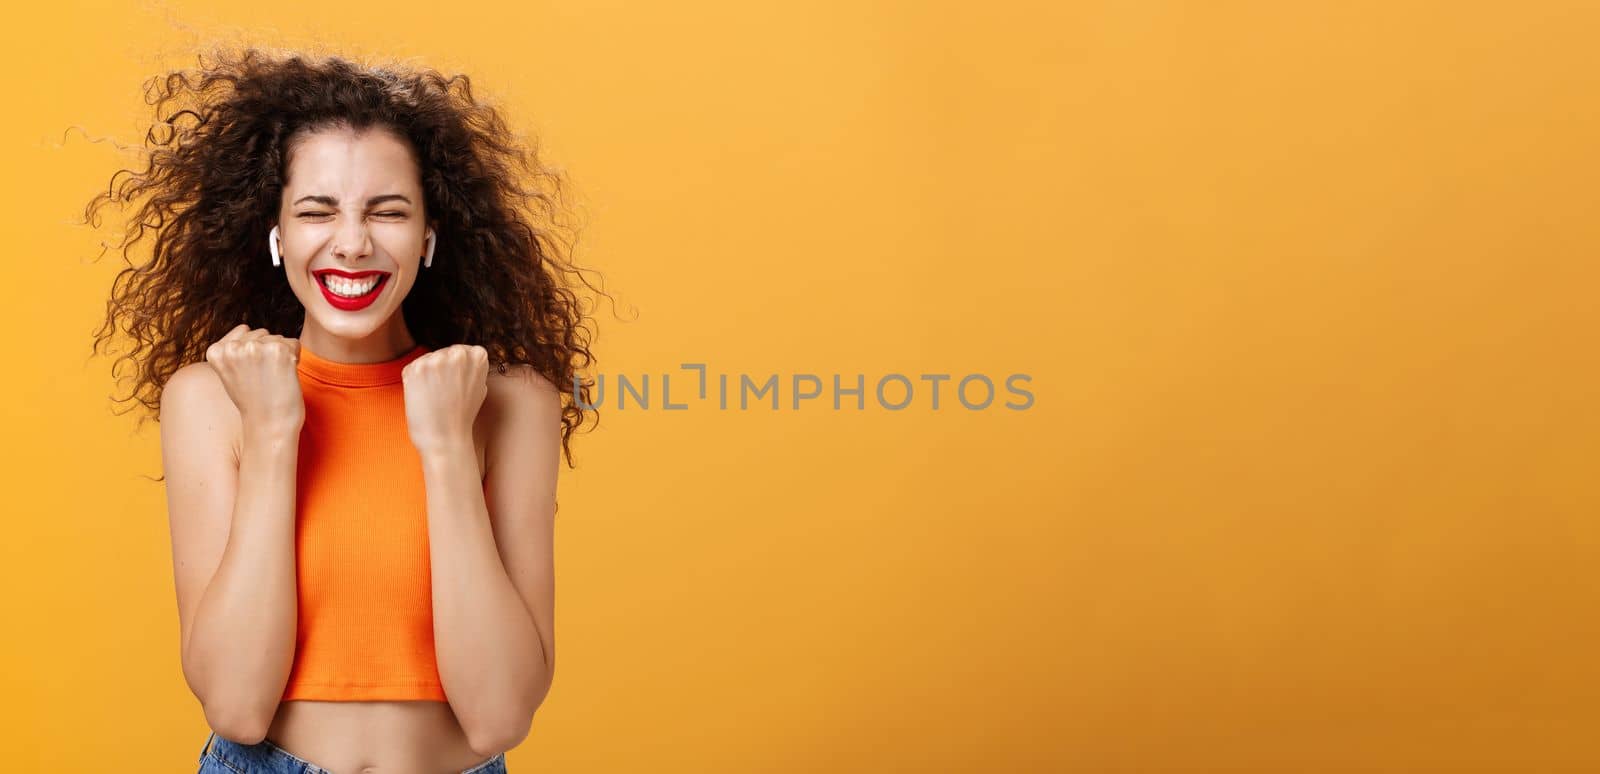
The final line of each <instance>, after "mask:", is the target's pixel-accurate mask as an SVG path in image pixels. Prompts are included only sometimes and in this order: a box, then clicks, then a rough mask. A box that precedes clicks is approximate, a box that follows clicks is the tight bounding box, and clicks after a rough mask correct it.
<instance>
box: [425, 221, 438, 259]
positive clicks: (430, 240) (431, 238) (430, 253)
mask: <svg viewBox="0 0 1600 774" xmlns="http://www.w3.org/2000/svg"><path fill="white" fill-rule="evenodd" d="M427 240H428V255H427V256H426V257H425V258H423V259H422V265H423V266H425V267H430V266H433V245H434V244H435V243H436V242H437V241H438V240H437V239H436V238H435V237H434V234H433V229H431V228H430V229H428V236H427Z"/></svg>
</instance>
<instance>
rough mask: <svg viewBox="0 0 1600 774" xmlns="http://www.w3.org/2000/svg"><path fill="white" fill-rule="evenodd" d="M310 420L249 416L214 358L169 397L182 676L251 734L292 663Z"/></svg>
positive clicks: (240, 736)
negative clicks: (305, 434)
mask: <svg viewBox="0 0 1600 774" xmlns="http://www.w3.org/2000/svg"><path fill="white" fill-rule="evenodd" d="M300 424H301V423H300V421H298V420H297V419H290V420H286V421H269V420H267V419H265V418H250V419H249V420H248V421H246V420H241V418H240V415H239V412H238V411H237V409H235V408H234V406H233V404H232V403H231V402H230V400H229V398H228V395H227V393H226V392H225V391H224V389H223V387H222V383H221V381H220V379H219V378H218V376H217V375H216V374H215V373H214V372H213V371H212V370H211V366H210V365H209V364H207V363H195V364H192V365H188V366H185V367H183V368H182V369H180V370H179V371H178V372H177V373H176V374H174V375H173V377H172V379H171V380H170V381H169V382H168V384H167V386H166V388H165V391H164V394H163V399H162V401H161V453H162V460H163V466H164V468H165V473H166V482H167V511H168V520H169V522H170V526H171V530H172V558H173V572H174V577H175V580H176V585H177V595H178V616H179V624H180V626H179V628H180V636H181V654H182V655H181V658H182V663H183V676H184V679H185V680H186V681H187V682H188V684H189V688H190V690H191V691H193V692H194V695H195V697H196V698H198V699H199V700H200V703H201V706H202V707H203V708H204V710H205V716H206V722H207V723H208V724H209V725H210V726H211V728H212V730H214V731H216V732H217V733H218V734H219V735H221V736H223V737H226V738H228V739H232V740H234V741H237V742H241V743H246V744H253V743H255V742H258V741H260V740H261V739H263V738H264V737H265V736H266V732H267V727H268V726H269V725H270V724H271V722H272V718H273V715H274V714H275V712H276V710H277V706H278V703H279V700H280V699H281V698H282V696H283V689H284V686H285V684H286V683H287V681H288V676H289V669H290V667H291V666H292V664H293V658H294V647H295V626H296V622H295V617H296V613H297V610H296V599H295V560H294V501H295V483H296V465H297V460H298V455H299V437H300ZM235 438H237V439H238V443H237V446H236V445H235V442H234V439H235Z"/></svg>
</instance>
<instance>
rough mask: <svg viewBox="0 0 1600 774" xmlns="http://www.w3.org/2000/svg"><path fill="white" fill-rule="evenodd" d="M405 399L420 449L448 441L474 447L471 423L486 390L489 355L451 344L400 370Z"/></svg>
mask: <svg viewBox="0 0 1600 774" xmlns="http://www.w3.org/2000/svg"><path fill="white" fill-rule="evenodd" d="M400 379H401V382H402V384H403V386H404V389H405V396H406V427H407V430H408V431H409V432H410V434H411V443H412V445H413V446H416V447H417V450H418V451H427V450H430V449H436V448H439V447H441V446H444V445H447V444H450V443H465V444H467V445H468V446H469V447H470V446H471V445H472V443H473V440H472V424H473V422H475V421H476V420H477V418H478V409H479V408H481V407H482V406H483V399H484V396H485V395H487V394H488V392H489V352H488V350H486V349H484V348H483V347H480V346H478V345H476V344H452V345H450V346H448V347H445V348H443V349H436V350H434V351H432V352H429V353H427V354H425V355H423V356H421V357H419V358H417V359H416V360H413V361H411V362H410V363H407V364H406V367H405V368H403V369H401V370H400Z"/></svg>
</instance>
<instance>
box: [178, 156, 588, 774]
mask: <svg viewBox="0 0 1600 774" xmlns="http://www.w3.org/2000/svg"><path fill="white" fill-rule="evenodd" d="M393 193H399V194H401V195H403V196H405V197H407V198H408V199H409V200H410V203H409V204H408V203H406V202H402V201H396V200H391V201H385V202H382V203H379V204H375V205H372V206H370V207H369V206H368V200H369V198H371V197H375V196H382V195H386V194H393ZM307 195H319V196H329V197H333V198H334V199H335V200H336V201H337V203H336V204H331V205H330V204H329V203H327V202H307V201H303V200H302V198H303V197H305V196H307ZM422 202H423V198H422V190H421V180H420V174H419V171H418V168H417V165H416V161H415V159H414V158H413V156H412V155H411V152H410V150H409V147H408V146H407V145H406V144H405V143H404V141H403V140H401V139H400V138H399V137H397V136H395V135H392V134H390V133H388V132H385V131H369V132H366V133H361V134H356V133H352V132H350V131H348V130H343V129H335V130H327V131H323V132H319V133H317V134H313V135H307V136H305V137H304V139H303V140H302V141H300V142H297V143H296V144H295V145H294V146H293V147H292V149H291V151H290V164H289V175H288V183H287V185H286V186H285V189H284V193H283V197H282V201H281V206H280V211H279V221H278V225H279V231H280V238H281V254H282V260H283V264H284V265H283V269H284V271H285V274H286V279H287V281H288V283H289V285H290V287H291V288H292V289H293V290H294V293H295V295H296V296H297V297H298V298H299V299H300V301H301V303H302V304H304V305H305V308H306V317H305V324H304V327H303V333H302V338H301V339H299V340H296V339H291V338H285V337H282V336H277V335H273V334H271V333H269V332H267V331H264V330H260V329H255V330H251V329H248V328H247V327H246V326H243V325H241V326H239V327H237V328H235V329H234V330H233V331H231V332H229V333H228V335H227V336H225V337H224V338H223V339H222V340H219V341H218V342H217V343H216V344H214V345H213V346H212V347H211V348H210V349H209V350H208V351H207V357H206V361H204V362H200V363H193V364H190V365H187V366H185V367H183V368H181V369H179V370H178V372H177V373H176V374H174V375H173V377H172V378H171V380H169V382H168V384H167V386H166V391H165V396H164V398H163V400H162V406H161V422H160V426H161V444H162V456H163V462H164V465H165V468H166V476H167V490H168V512H169V521H170V526H171V530H172V545H173V563H174V577H175V581H176V587H177V597H178V613H179V620H180V634H181V641H182V644H181V650H182V661H183V671H184V677H185V680H186V681H187V682H188V684H189V687H190V689H191V690H192V691H193V692H194V694H195V696H196V698H198V699H199V700H200V702H201V705H202V707H203V708H204V710H205V715H206V720H207V723H208V724H209V725H210V726H211V728H212V729H213V730H214V731H216V732H217V734H218V735H219V736H223V737H226V738H228V739H232V740H234V741H237V742H241V743H244V744H253V743H255V742H259V741H261V740H262V739H266V740H268V741H271V742H272V743H274V744H276V745H278V746H280V747H282V748H284V749H286V750H288V751H289V752H291V753H293V754H295V755H297V756H299V757H300V758H303V759H306V760H309V761H311V762H313V763H316V764H317V765H319V766H322V767H323V768H326V769H329V770H330V771H332V772H335V773H336V774H345V773H346V772H362V773H363V774H443V773H444V772H460V771H462V770H463V769H467V768H470V767H472V766H475V765H478V764H479V763H482V762H483V761H485V760H486V759H488V758H489V757H492V756H493V755H495V754H497V753H500V752H504V751H505V750H508V749H510V748H512V747H515V746H516V745H517V744H519V743H520V742H521V741H522V740H523V739H524V738H526V736H527V734H528V732H529V729H530V727H531V723H532V719H533V714H534V712H535V711H536V710H537V709H538V707H539V705H540V704H541V703H542V702H543V700H544V698H545V696H546V695H547V694H548V692H549V689H550V684H551V679H552V676H553V674H554V670H555V639H554V637H555V626H554V623H555V622H554V602H555V599H554V561H553V550H552V549H553V542H554V541H553V538H554V515H555V491H556V475H557V472H558V469H559V459H560V457H559V451H560V417H561V401H560V393H559V389H558V388H557V387H556V386H555V385H553V384H551V383H550V382H549V381H548V380H546V379H544V378H543V377H541V376H539V375H538V374H536V373H534V372H533V371H532V370H530V369H528V368H527V367H525V366H524V367H514V368H511V369H508V373H507V374H505V375H501V374H499V373H497V372H494V371H491V370H490V369H489V368H488V361H487V356H486V353H485V351H484V350H483V348H481V347H476V346H467V345H459V344H458V345H452V346H449V347H445V348H442V349H439V350H436V351H433V352H429V353H428V354H426V355H424V356H422V357H420V358H418V359H416V360H415V361H413V362H411V363H410V364H408V365H407V366H406V368H405V370H404V371H403V374H402V377H403V387H404V390H405V403H406V418H407V424H408V429H409V432H410V437H411V440H412V443H413V444H414V445H415V446H416V448H417V450H418V452H419V456H420V457H421V459H422V468H423V477H424V483H425V486H426V490H427V512H428V538H429V550H430V561H431V564H432V570H433V573H432V593H433V613H434V639H435V651H436V655H437V659H438V666H439V675H440V678H441V680H442V681H443V683H444V689H445V693H446V694H447V695H448V696H449V697H450V701H449V702H448V703H446V702H437V701H374V702H331V701H305V700H296V701H283V702H280V701H279V698H280V697H281V696H282V694H283V689H284V687H285V685H286V683H287V680H288V675H289V671H290V666H291V665H292V662H293V657H294V642H295V628H296V610H297V607H296V606H297V601H296V589H295V565H294V519H295V514H294V498H295V479H296V475H295V470H296V465H297V461H298V444H299V432H300V429H301V427H302V426H303V423H304V403H303V399H302V397H301V395H300V391H299V383H298V378H297V376H296V374H295V363H296V360H297V358H298V353H299V348H300V347H301V346H302V345H303V346H306V347H308V348H310V349H311V350H312V351H313V352H316V353H317V354H318V355H321V356H323V357H325V358H328V359H331V360H336V361H341V362H348V363H375V362H382V361H386V360H392V359H395V358H398V357H399V356H401V355H402V354H404V353H406V352H407V351H409V350H410V349H411V348H412V347H414V346H415V340H414V339H413V338H412V337H411V334H410V332H409V331H408V330H407V329H406V325H405V320H404V317H403V315H401V314H400V308H401V301H402V300H403V299H404V297H405V294H406V293H407V292H409V291H410V289H411V287H412V286H413V284H414V283H415V282H416V280H417V276H418V272H419V271H430V270H433V269H424V268H422V256H423V254H424V252H425V250H426V247H425V244H424V242H423V236H424V234H425V232H426V228H427V226H428V225H429V224H428V223H427V221H426V219H425V213H424V212H423V211H422ZM434 255H435V257H434V267H438V266H439V265H440V262H441V261H446V260H449V250H448V247H447V246H444V245H441V246H440V247H439V248H438V249H436V251H435V254H434ZM329 267H335V268H342V269H346V270H349V271H362V270H366V269H377V270H380V271H386V272H390V277H389V279H388V280H387V282H386V284H385V286H384V288H383V289H382V291H381V294H380V297H379V298H378V299H377V300H376V301H374V302H373V303H372V304H371V305H369V306H368V307H366V308H365V309H362V310H359V311H355V312H348V311H343V310H340V309H337V308H335V307H333V306H332V305H331V304H329V303H328V302H327V301H326V299H324V298H323V296H322V292H321V290H320V289H319V288H318V287H317V285H316V283H317V280H316V278H315V277H314V276H313V275H312V273H311V272H312V271H313V270H316V269H321V268H329Z"/></svg>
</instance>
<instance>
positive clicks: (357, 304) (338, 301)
mask: <svg viewBox="0 0 1600 774" xmlns="http://www.w3.org/2000/svg"><path fill="white" fill-rule="evenodd" d="M311 275H312V276H313V277H315V278H316V282H317V289H318V290H321V291H322V297H323V298H326V299H328V303H329V304H330V305H331V306H333V308H335V309H341V310H344V311H346V312H355V311H359V310H361V309H365V308H367V306H369V305H371V304H372V302H373V301H376V300H378V294H379V293H382V292H383V286H384V285H387V284H389V272H386V271H372V270H369V271H344V270H342V269H318V270H316V271H314V272H312V273H311ZM324 275H329V276H334V277H341V278H343V279H347V280H353V281H355V282H362V281H365V280H367V279H369V278H371V277H374V276H376V277H377V278H378V281H377V282H376V283H374V284H373V286H372V289H371V290H368V291H367V292H366V293H364V294H362V295H359V296H341V295H339V294H337V293H335V292H333V291H332V290H329V289H328V286H327V285H325V284H323V282H322V278H323V276H324Z"/></svg>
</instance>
